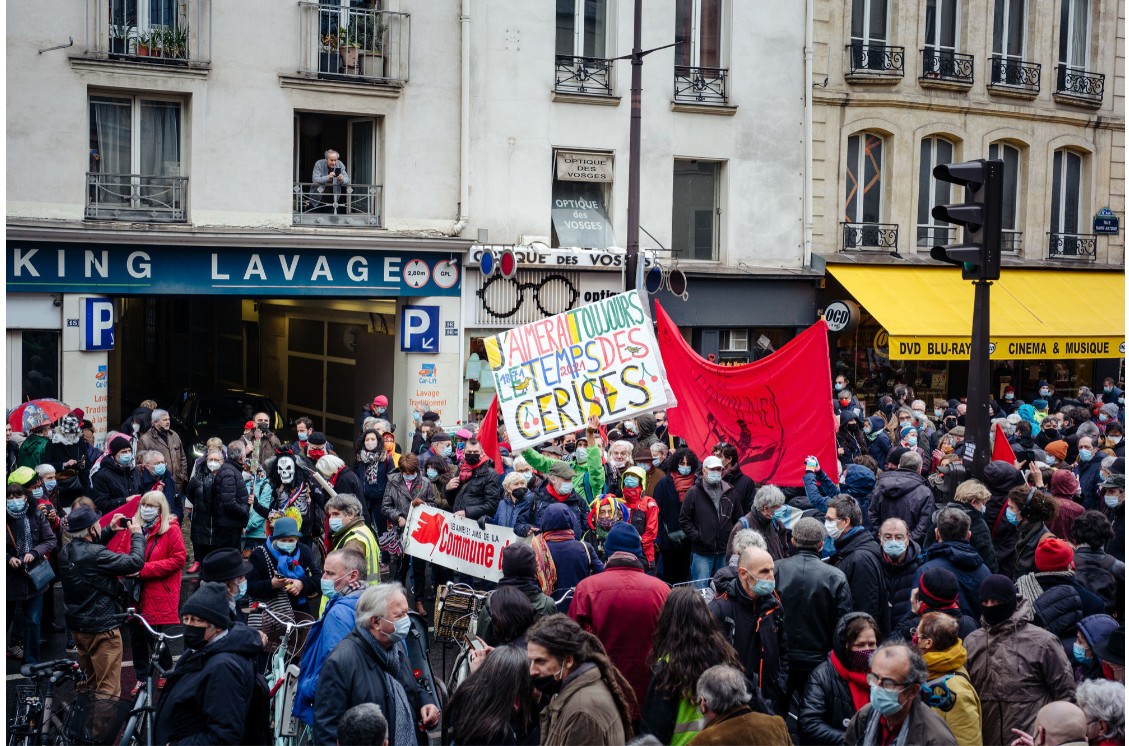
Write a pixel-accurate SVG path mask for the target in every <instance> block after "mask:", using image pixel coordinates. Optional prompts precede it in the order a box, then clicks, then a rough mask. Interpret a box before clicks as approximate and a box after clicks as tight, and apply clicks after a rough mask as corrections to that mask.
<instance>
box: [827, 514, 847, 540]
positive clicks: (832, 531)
mask: <svg viewBox="0 0 1129 746" xmlns="http://www.w3.org/2000/svg"><path fill="white" fill-rule="evenodd" d="M823 529H824V530H825V531H826V532H827V535H828V536H830V537H831V538H832V539H838V538H839V536H840V535H841V534H842V533H843V529H841V528H839V522H838V521H832V520H831V519H827V520H825V521H824V522H823Z"/></svg>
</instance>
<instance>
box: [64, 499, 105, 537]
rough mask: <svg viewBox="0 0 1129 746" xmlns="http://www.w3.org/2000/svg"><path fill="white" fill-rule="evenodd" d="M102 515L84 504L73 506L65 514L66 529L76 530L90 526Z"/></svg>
mask: <svg viewBox="0 0 1129 746" xmlns="http://www.w3.org/2000/svg"><path fill="white" fill-rule="evenodd" d="M101 517H102V516H100V515H98V512H97V511H96V510H94V509H93V508H88V507H86V506H85V505H82V506H80V507H77V508H75V509H74V510H72V511H71V513H70V515H68V516H67V531H71V532H78V531H83V530H85V529H88V528H90V527H91V526H93V525H94V524H95V523H97V522H98V519H99V518H101Z"/></svg>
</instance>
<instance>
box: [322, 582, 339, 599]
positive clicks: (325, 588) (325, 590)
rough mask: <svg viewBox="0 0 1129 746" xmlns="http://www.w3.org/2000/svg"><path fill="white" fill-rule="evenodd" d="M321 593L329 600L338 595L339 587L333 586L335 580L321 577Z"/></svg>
mask: <svg viewBox="0 0 1129 746" xmlns="http://www.w3.org/2000/svg"><path fill="white" fill-rule="evenodd" d="M321 595H323V596H325V598H326V600H327V601H328V600H329V599H331V598H333V597H334V596H336V595H337V589H336V588H334V587H333V581H332V580H330V579H329V578H322V579H321Z"/></svg>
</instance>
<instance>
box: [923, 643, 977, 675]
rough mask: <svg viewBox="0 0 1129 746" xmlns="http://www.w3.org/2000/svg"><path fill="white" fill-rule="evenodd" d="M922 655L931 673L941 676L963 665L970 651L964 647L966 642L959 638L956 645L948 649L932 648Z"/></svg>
mask: <svg viewBox="0 0 1129 746" xmlns="http://www.w3.org/2000/svg"><path fill="white" fill-rule="evenodd" d="M922 657H923V658H924V659H925V666H926V668H928V669H929V675H930V676H940V675H942V674H946V673H952V672H953V671H955V670H957V669H958V668H960V667H961V666H963V665H964V661H965V659H967V658H968V651H966V650H965V649H964V643H962V642H961V641H960V640H957V642H956V645H953V646H952V647H951V648H949V649H948V650H930V651H929V652H928V653H926V654H925V655H923V656H922Z"/></svg>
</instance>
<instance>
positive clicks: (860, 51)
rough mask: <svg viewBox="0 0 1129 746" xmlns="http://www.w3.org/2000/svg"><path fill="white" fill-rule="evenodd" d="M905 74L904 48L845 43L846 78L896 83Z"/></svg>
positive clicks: (852, 80) (857, 81) (869, 81)
mask: <svg viewBox="0 0 1129 746" xmlns="http://www.w3.org/2000/svg"><path fill="white" fill-rule="evenodd" d="M905 74H906V48H905V47H890V46H886V45H885V44H864V43H862V42H852V43H851V44H848V45H847V80H848V81H849V82H851V83H891V84H892V83H897V82H898V81H899V80H901V79H902V77H904V76H905Z"/></svg>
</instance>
